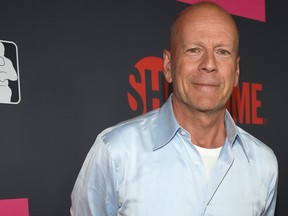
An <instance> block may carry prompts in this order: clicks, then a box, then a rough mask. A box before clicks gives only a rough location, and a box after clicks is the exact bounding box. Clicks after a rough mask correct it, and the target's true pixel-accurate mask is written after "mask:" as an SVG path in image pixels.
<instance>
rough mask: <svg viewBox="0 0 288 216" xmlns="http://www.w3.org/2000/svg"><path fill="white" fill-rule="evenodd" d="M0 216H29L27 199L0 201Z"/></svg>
mask: <svg viewBox="0 0 288 216" xmlns="http://www.w3.org/2000/svg"><path fill="white" fill-rule="evenodd" d="M0 215H3V216H29V210H28V198H17V199H4V200H0Z"/></svg>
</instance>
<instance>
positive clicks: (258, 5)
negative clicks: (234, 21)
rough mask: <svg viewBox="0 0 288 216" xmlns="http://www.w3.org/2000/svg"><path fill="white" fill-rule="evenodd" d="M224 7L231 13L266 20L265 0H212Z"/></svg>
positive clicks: (190, 2)
mask: <svg viewBox="0 0 288 216" xmlns="http://www.w3.org/2000/svg"><path fill="white" fill-rule="evenodd" d="M178 1H179V2H185V3H188V4H195V3H196V2H199V0H178ZM211 1H212V2H215V3H217V4H219V5H221V6H222V7H223V8H225V9H226V10H227V11H229V13H231V14H234V15H237V16H241V17H245V18H249V19H253V20H258V21H261V22H266V14H265V9H266V8H265V0H233V1H231V0H211Z"/></svg>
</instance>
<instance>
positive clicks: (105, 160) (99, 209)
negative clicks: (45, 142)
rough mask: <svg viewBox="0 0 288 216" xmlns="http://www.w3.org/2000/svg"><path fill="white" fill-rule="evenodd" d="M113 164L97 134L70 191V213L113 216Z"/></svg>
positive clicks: (114, 201) (115, 209) (114, 193)
mask: <svg viewBox="0 0 288 216" xmlns="http://www.w3.org/2000/svg"><path fill="white" fill-rule="evenodd" d="M116 174H117V173H116V168H115V164H114V162H113V160H112V158H111V155H110V154H109V148H108V146H107V144H105V143H104V142H103V140H102V139H101V135H99V136H98V137H97V139H96V141H95V143H94V145H93V146H92V148H91V150H90V151H89V153H88V155H87V157H86V159H85V161H84V163H83V166H82V168H81V170H80V173H79V175H78V177H77V180H76V182H75V185H74V188H73V191H72V194H71V202H72V204H71V208H70V214H71V216H116V215H117V209H118V195H117V190H116V183H117V180H116Z"/></svg>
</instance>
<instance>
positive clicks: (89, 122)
mask: <svg viewBox="0 0 288 216" xmlns="http://www.w3.org/2000/svg"><path fill="white" fill-rule="evenodd" d="M0 2H1V6H0V40H7V41H13V42H14V43H16V44H17V46H18V52H19V70H18V72H19V75H20V80H19V81H20V83H21V85H20V86H21V88H20V91H21V101H20V103H19V104H0V112H1V123H0V130H1V141H0V164H1V165H0V173H1V177H0V199H10V198H11V199H12V198H22V197H24V198H28V200H29V211H30V216H38V215H41V216H51V215H53V216H63V215H69V207H70V193H71V191H72V188H73V185H74V182H75V180H76V177H77V175H78V172H79V170H80V167H81V166H82V163H83V160H84V158H85V156H86V154H87V152H88V150H89V149H90V147H91V146H92V144H93V142H94V140H95V138H96V135H97V134H98V133H99V132H100V131H102V130H103V129H104V128H106V127H108V126H110V125H113V124H115V123H117V122H119V121H122V120H125V119H127V118H130V117H133V116H135V115H138V113H137V112H134V111H133V110H131V108H130V107H129V104H128V100H127V91H128V89H129V87H130V83H129V80H128V77H129V75H130V74H131V73H132V72H133V70H135V69H134V65H135V64H136V63H137V62H138V61H139V60H140V59H142V58H145V57H147V56H156V57H160V58H161V56H162V50H163V49H164V48H167V47H168V35H169V26H170V23H171V22H172V20H173V19H174V17H175V15H176V14H177V13H178V12H179V11H180V10H182V9H183V8H185V7H186V6H187V4H185V3H181V2H177V1H176V0H158V1H154V0H143V1H140V0H139V1H128V0H126V1H125V0H123V1H100V0H83V1H78V0H62V1H58V0H57V1H56V0H37V1H36V0H27V1H23V0H9V1H4V0H1V1H0ZM282 4H283V5H281V4H279V2H277V1H273V0H267V1H266V22H260V21H255V20H251V19H247V18H243V17H238V16H235V19H236V21H237V23H238V25H239V29H240V47H241V48H240V56H241V80H240V82H249V83H260V84H261V85H262V87H263V89H262V91H261V92H260V94H259V98H260V99H261V101H262V107H261V109H260V111H259V115H260V116H262V117H263V118H265V124H260V125H259V124H257V125H255V124H246V123H242V124H239V126H241V127H243V128H244V129H245V130H248V131H249V132H250V133H252V134H254V135H255V136H256V137H258V138H259V139H261V140H262V141H264V142H265V143H266V144H267V145H269V146H270V147H271V148H272V149H273V150H274V152H275V154H276V156H277V158H278V160H279V168H280V182H279V200H278V206H277V214H276V215H277V216H282V215H286V213H287V212H288V206H287V204H286V203H285V202H287V201H286V200H287V192H288V188H287V184H286V183H285V182H288V175H287V172H286V170H285V169H286V168H285V165H286V164H287V163H288V158H287V153H288V147H287V146H286V140H287V139H286V133H287V132H286V128H285V126H284V124H285V122H287V120H288V119H287V112H286V106H285V105H286V102H285V101H286V98H287V96H286V93H287V88H288V87H287V81H286V79H285V78H286V76H287V75H286V71H287V70H288V69H287V50H288V43H287V41H286V40H287V38H288V30H287V28H286V24H287V23H286V21H287V20H288V14H287V11H286V6H284V4H285V1H284V2H283V3H282ZM284 77H285V78H284Z"/></svg>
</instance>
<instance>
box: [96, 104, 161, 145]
mask: <svg viewBox="0 0 288 216" xmlns="http://www.w3.org/2000/svg"><path fill="white" fill-rule="evenodd" d="M158 117H159V109H157V110H153V111H150V112H148V113H146V114H143V115H140V116H137V117H134V118H132V119H129V120H126V121H122V122H120V123H118V124H116V125H114V126H111V127H109V128H107V129H105V130H103V131H102V132H101V133H100V134H99V135H98V137H97V139H98V140H99V141H101V142H102V143H103V144H105V145H108V146H109V147H112V146H118V145H121V146H123V145H129V143H134V142H136V141H137V142H138V143H140V142H142V141H143V140H146V141H147V140H149V139H152V138H153V134H155V133H156V129H157V125H158Z"/></svg>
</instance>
